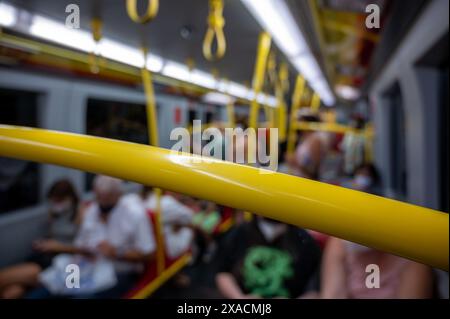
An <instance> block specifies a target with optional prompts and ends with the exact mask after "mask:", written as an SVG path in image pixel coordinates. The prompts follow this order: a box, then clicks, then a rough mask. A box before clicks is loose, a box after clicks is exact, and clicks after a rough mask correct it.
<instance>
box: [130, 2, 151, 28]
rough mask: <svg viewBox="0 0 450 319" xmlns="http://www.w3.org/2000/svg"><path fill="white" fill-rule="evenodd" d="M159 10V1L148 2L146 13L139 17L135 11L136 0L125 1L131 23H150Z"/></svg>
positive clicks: (136, 10)
mask: <svg viewBox="0 0 450 319" xmlns="http://www.w3.org/2000/svg"><path fill="white" fill-rule="evenodd" d="M158 10H159V0H148V6H147V11H146V12H145V13H144V15H142V16H141V15H140V14H139V12H138V9H137V0H127V12H128V16H129V17H130V19H131V20H133V22H136V23H140V24H144V23H148V22H150V21H152V20H153V19H154V18H155V17H156V15H157V14H158Z"/></svg>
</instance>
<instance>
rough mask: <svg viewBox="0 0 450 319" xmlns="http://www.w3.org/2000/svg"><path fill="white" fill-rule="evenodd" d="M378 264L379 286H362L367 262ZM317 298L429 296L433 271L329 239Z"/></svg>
mask: <svg viewBox="0 0 450 319" xmlns="http://www.w3.org/2000/svg"><path fill="white" fill-rule="evenodd" d="M371 264H373V265H376V266H378V267H379V270H380V271H379V274H380V278H379V288H369V287H367V285H366V280H367V276H368V275H369V273H368V272H367V271H366V267H367V266H368V265H371ZM321 280H322V284H321V293H320V297H321V298H326V299H328V298H339V299H342V298H356V299H359V298H370V299H399V298H412V299H419V298H431V297H432V295H433V274H432V271H431V269H430V268H429V267H428V266H425V265H422V264H419V263H416V262H413V261H410V260H407V259H404V258H401V257H397V256H394V255H391V254H388V253H385V252H381V251H378V250H375V249H372V248H369V247H365V246H362V245H359V244H356V243H352V242H349V241H345V240H341V239H338V238H331V239H330V240H329V242H328V244H327V246H326V248H325V252H324V256H323V262H322V272H321Z"/></svg>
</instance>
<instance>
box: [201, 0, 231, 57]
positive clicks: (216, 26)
mask: <svg viewBox="0 0 450 319" xmlns="http://www.w3.org/2000/svg"><path fill="white" fill-rule="evenodd" d="M223 7H224V4H223V0H209V15H208V29H207V30H206V34H205V38H204V39H203V55H204V57H205V58H206V59H207V60H208V61H217V60H220V59H221V58H223V57H224V55H225V53H226V50H227V41H226V39H225V33H224V31H223V28H224V27H225V18H224V17H223ZM214 38H215V39H216V41H217V49H216V52H215V53H213V52H212V51H213V49H212V46H213V42H214Z"/></svg>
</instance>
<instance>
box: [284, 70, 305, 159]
mask: <svg viewBox="0 0 450 319" xmlns="http://www.w3.org/2000/svg"><path fill="white" fill-rule="evenodd" d="M305 84H306V81H305V78H304V77H303V76H301V75H300V74H299V75H297V80H296V81H295V88H294V93H293V95H292V107H291V114H290V119H289V134H288V142H287V153H288V154H289V155H292V154H293V153H294V151H295V143H296V141H297V136H296V134H297V131H296V127H295V123H296V122H297V112H298V110H299V109H300V107H301V103H302V97H303V94H304V92H305Z"/></svg>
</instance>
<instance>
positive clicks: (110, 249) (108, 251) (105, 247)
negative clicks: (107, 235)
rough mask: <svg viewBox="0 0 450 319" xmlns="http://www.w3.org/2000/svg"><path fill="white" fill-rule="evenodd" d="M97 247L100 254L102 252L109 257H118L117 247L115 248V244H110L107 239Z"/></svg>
mask: <svg viewBox="0 0 450 319" xmlns="http://www.w3.org/2000/svg"><path fill="white" fill-rule="evenodd" d="M97 249H98V251H99V252H100V254H102V255H103V256H105V257H107V258H116V257H117V255H116V248H114V246H112V245H111V244H109V243H108V242H107V241H102V242H101V243H100V244H99V245H98V246H97Z"/></svg>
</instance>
